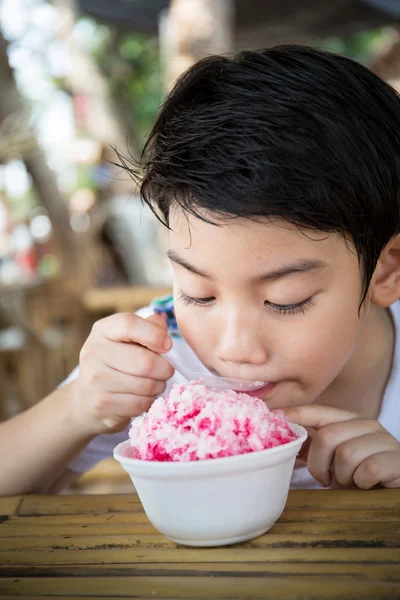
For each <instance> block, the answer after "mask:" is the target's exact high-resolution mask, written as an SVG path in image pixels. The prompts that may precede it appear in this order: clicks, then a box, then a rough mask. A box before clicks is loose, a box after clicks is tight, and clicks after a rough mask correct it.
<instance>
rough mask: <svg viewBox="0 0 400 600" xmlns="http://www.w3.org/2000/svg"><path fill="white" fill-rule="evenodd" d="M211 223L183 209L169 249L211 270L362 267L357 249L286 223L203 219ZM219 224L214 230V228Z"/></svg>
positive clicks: (173, 219)
mask: <svg viewBox="0 0 400 600" xmlns="http://www.w3.org/2000/svg"><path fill="white" fill-rule="evenodd" d="M204 217H205V218H207V219H210V220H211V221H213V223H208V222H205V221H203V220H201V219H200V218H197V217H194V216H193V215H190V214H188V213H183V211H182V210H181V209H175V210H173V211H172V212H171V215H170V223H169V224H170V227H171V231H170V234H169V235H170V248H171V249H172V250H174V251H177V252H179V254H180V255H183V256H186V257H190V258H191V259H192V260H195V261H196V262H197V263H201V264H204V265H209V264H210V262H211V264H212V263H213V262H215V261H218V263H231V262H232V261H234V263H235V264H236V265H237V266H239V265H241V264H243V263H245V266H246V265H247V268H251V267H254V268H256V267H257V265H258V264H259V263H260V262H262V263H263V265H264V266H268V265H271V266H281V265H284V264H286V263H288V262H293V259H320V260H321V259H322V260H324V261H325V262H327V263H328V264H334V263H335V262H339V263H341V264H342V265H343V263H344V262H345V261H346V262H347V261H351V262H352V263H356V264H357V265H358V260H357V256H356V253H355V251H354V248H353V246H352V244H351V243H350V242H348V243H346V242H345V241H344V240H343V238H342V237H341V236H339V235H337V234H332V233H326V232H322V231H317V230H311V229H300V228H299V227H297V226H296V225H293V224H290V223H288V222H286V221H284V220H282V219H262V220H261V219H260V220H251V219H248V218H229V217H228V218H225V219H223V218H220V217H218V216H215V215H207V214H205V215H204ZM214 223H215V224H214Z"/></svg>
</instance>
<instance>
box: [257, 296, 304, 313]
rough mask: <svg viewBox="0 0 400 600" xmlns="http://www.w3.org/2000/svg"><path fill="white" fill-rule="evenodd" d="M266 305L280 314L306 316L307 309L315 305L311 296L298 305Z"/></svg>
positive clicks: (267, 303) (271, 303) (272, 303)
mask: <svg viewBox="0 0 400 600" xmlns="http://www.w3.org/2000/svg"><path fill="white" fill-rule="evenodd" d="M265 304H266V305H267V306H269V307H271V308H272V309H273V310H274V311H276V312H278V313H280V314H284V315H298V314H304V313H305V311H306V309H307V308H308V307H310V306H312V305H313V297H312V296H311V297H310V298H307V300H303V301H302V302H298V303H297V304H275V303H274V302H266V303H265Z"/></svg>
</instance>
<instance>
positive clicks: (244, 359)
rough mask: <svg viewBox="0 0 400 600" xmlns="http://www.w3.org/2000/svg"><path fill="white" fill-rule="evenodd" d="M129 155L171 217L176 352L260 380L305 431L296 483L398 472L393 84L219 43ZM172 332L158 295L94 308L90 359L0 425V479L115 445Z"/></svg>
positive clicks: (7, 482)
mask: <svg viewBox="0 0 400 600" xmlns="http://www.w3.org/2000/svg"><path fill="white" fill-rule="evenodd" d="M123 164H124V166H125V167H126V168H127V169H128V170H130V172H131V174H132V175H133V177H134V178H135V179H136V180H138V181H139V183H140V185H141V193H142V197H143V199H144V201H145V202H147V203H148V204H149V205H150V206H151V207H152V208H153V209H154V210H155V211H156V212H157V214H158V215H160V218H161V219H162V220H163V221H164V223H165V224H166V225H167V226H168V227H169V228H170V249H169V257H170V259H171V263H172V268H173V279H174V309H175V316H176V319H177V323H178V327H179V334H180V336H181V337H174V344H175V347H176V349H177V351H178V352H180V355H181V358H182V362H185V363H188V366H191V367H192V368H193V369H194V370H196V371H199V370H200V369H203V370H205V369H208V370H210V371H211V372H213V373H217V374H220V375H223V376H227V377H234V378H243V379H254V380H263V381H266V382H267V383H266V386H265V387H264V388H263V389H262V390H261V391H260V392H259V395H260V397H261V398H262V399H263V400H265V402H266V403H267V405H268V406H269V407H270V408H271V409H281V410H284V411H285V413H286V415H287V417H288V418H289V419H290V420H292V421H294V422H297V423H300V424H302V425H304V426H306V427H307V428H308V429H309V432H310V437H309V440H308V443H307V444H305V445H304V446H303V448H302V452H301V456H300V459H301V460H302V461H303V465H304V464H306V465H307V469H305V468H303V469H299V470H297V471H296V472H295V475H294V480H293V485H294V486H295V487H312V486H313V485H316V482H318V483H319V484H321V485H323V486H331V487H338V486H339V487H349V486H358V487H360V488H365V489H367V488H370V487H372V486H374V485H376V484H380V485H382V486H386V487H400V443H399V440H400V368H399V367H400V342H399V341H398V339H399V338H398V336H397V339H396V332H397V331H398V330H399V328H400V309H399V306H398V303H397V300H398V298H399V296H400V236H399V233H400V214H399V209H400V99H399V97H398V95H397V93H396V92H395V91H394V90H393V89H392V88H391V87H390V86H388V85H387V84H385V83H384V82H383V81H381V80H380V79H379V78H377V77H376V76H374V75H373V74H372V73H371V72H369V71H368V70H367V69H366V68H364V67H362V66H361V65H359V64H357V63H355V62H353V61H351V60H349V59H346V58H344V57H341V56H336V55H333V54H329V53H326V52H321V51H318V50H315V49H312V48H307V47H298V46H284V47H276V48H272V49H269V50H265V51H263V52H243V53H241V54H239V55H237V56H235V57H233V58H227V57H221V56H212V57H209V58H207V59H204V60H202V61H200V62H199V63H197V64H196V65H194V66H193V67H192V68H191V69H190V70H189V71H188V72H187V73H186V74H185V75H184V76H183V77H182V78H181V79H180V81H178V83H177V84H176V86H175V88H174V89H173V90H172V92H171V94H170V95H169V97H168V98H167V100H166V102H165V104H164V106H163V108H162V110H161V112H160V115H159V117H158V119H157V121H156V123H155V125H154V127H153V130H152V132H151V135H150V138H149V141H148V143H147V146H146V148H145V152H144V154H143V157H142V161H141V164H140V165H139V166H138V167H134V168H129V167H128V165H127V164H126V163H123ZM171 345H172V340H171V337H170V336H169V335H168V329H167V323H166V321H165V320H164V319H163V318H162V317H161V316H159V315H157V314H153V310H152V308H151V307H150V308H149V309H147V310H145V311H144V312H142V313H140V315H133V314H118V315H113V316H112V317H109V318H107V319H103V320H102V321H99V322H98V323H97V324H96V325H95V326H94V328H93V331H92V333H91V334H90V336H89V338H88V340H87V342H86V343H85V345H84V347H83V349H82V353H81V356H80V369H79V372H78V371H76V372H75V373H74V374H73V376H72V377H71V378H70V381H69V382H68V383H67V384H66V385H65V386H63V387H62V388H60V389H59V390H57V391H56V392H54V393H53V394H52V395H51V396H49V397H48V398H46V399H44V400H43V401H42V402H41V403H39V404H38V405H37V406H35V407H34V408H32V409H31V410H30V411H28V412H27V413H24V414H23V415H20V416H19V417H17V418H16V419H14V420H12V421H10V422H8V423H5V424H2V426H1V428H0V439H1V440H2V441H1V443H0V447H1V446H2V447H3V456H4V455H6V450H7V464H4V465H3V466H2V474H1V477H0V482H1V483H0V485H1V491H2V493H3V494H11V493H21V492H29V491H57V490H58V489H60V488H61V487H62V486H63V485H65V484H66V483H68V482H69V481H72V480H73V479H74V478H75V477H76V476H77V473H78V472H82V471H84V470H86V469H87V468H89V467H90V466H92V465H93V464H94V463H95V462H96V461H97V460H99V459H101V458H103V457H104V456H106V455H111V452H112V448H113V447H114V446H115V445H116V444H117V443H118V442H119V441H121V440H123V439H126V438H127V428H128V427H129V423H130V420H131V417H132V416H136V415H140V414H141V413H142V412H143V411H146V410H147V409H148V408H149V406H150V405H151V403H152V402H153V400H154V398H156V397H157V396H159V395H161V394H162V393H163V392H164V391H167V390H165V388H166V385H167V387H168V388H169V387H170V385H171V381H172V380H171V378H172V376H173V369H172V368H171V367H170V365H169V364H168V363H167V361H166V360H165V359H164V358H163V356H162V355H163V353H165V352H167V351H168V350H169V349H170V347H171ZM181 379H182V378H181V377H180V375H179V373H175V375H174V378H173V380H174V381H177V380H181ZM22 434H23V435H22ZM106 434H108V435H106ZM16 436H18V439H19V440H20V441H19V442H18V444H17V447H16V450H15V451H14V450H12V448H13V447H14V448H15V446H16V443H15V442H13V439H17V437H16ZM21 459H22V460H21Z"/></svg>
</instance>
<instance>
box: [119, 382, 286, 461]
mask: <svg viewBox="0 0 400 600" xmlns="http://www.w3.org/2000/svg"><path fill="white" fill-rule="evenodd" d="M129 437H130V446H128V447H127V449H126V451H125V455H126V456H127V457H131V458H136V459H141V460H146V461H159V462H189V461H200V460H205V459H212V458H225V457H229V456H237V455H240V454H247V453H250V452H259V451H261V450H266V449H269V448H275V447H276V446H281V445H283V444H287V443H289V442H292V441H294V440H296V439H297V437H298V436H297V434H296V433H295V432H294V431H293V430H292V429H291V427H290V426H289V424H288V423H287V421H286V419H285V417H284V415H283V414H281V413H276V412H271V411H270V410H269V409H268V408H267V406H266V404H265V403H264V402H263V401H262V400H260V399H259V398H255V397H253V396H250V395H248V394H245V393H238V392H234V391H232V390H214V389H211V388H208V387H206V386H205V385H204V384H203V383H202V382H193V381H192V382H190V383H182V384H175V385H174V386H173V387H172V390H171V392H170V394H169V395H168V396H167V397H166V398H158V399H157V400H156V401H155V402H154V403H153V405H152V406H151V408H150V410H149V412H148V414H147V415H146V416H145V418H143V419H140V418H139V419H135V420H134V421H133V423H132V426H131V429H130V432H129Z"/></svg>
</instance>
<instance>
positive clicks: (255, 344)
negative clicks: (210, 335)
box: [216, 312, 269, 368]
mask: <svg viewBox="0 0 400 600" xmlns="http://www.w3.org/2000/svg"><path fill="white" fill-rule="evenodd" d="M262 333H263V332H262V329H261V330H260V320H259V319H258V318H257V316H253V317H250V316H248V315H244V316H243V315H240V314H238V313H237V312H235V313H232V312H231V313H226V315H225V319H224V321H223V323H221V326H220V334H219V338H218V347H217V352H216V355H217V357H218V359H219V360H220V361H221V362H224V363H230V364H231V365H232V366H234V367H235V368H237V367H238V366H240V365H255V366H256V365H263V364H265V362H266V361H267V360H268V354H269V352H268V350H267V347H266V344H265V341H264V339H263V335H262Z"/></svg>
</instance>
